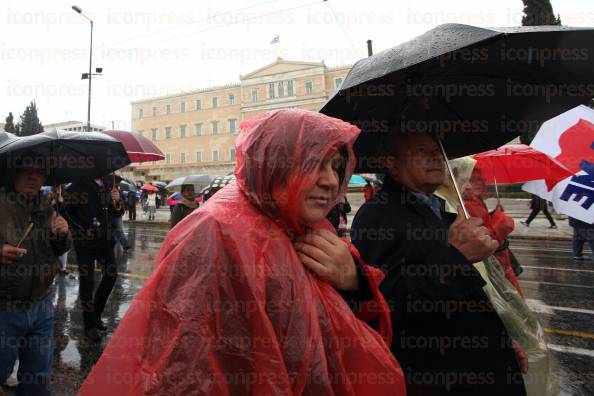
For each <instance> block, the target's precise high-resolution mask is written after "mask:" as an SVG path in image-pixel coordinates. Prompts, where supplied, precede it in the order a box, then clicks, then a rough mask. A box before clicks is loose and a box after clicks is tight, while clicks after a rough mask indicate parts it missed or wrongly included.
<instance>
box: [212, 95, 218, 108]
mask: <svg viewBox="0 0 594 396" xmlns="http://www.w3.org/2000/svg"><path fill="white" fill-rule="evenodd" d="M212 107H219V97H218V96H213V97H212Z"/></svg>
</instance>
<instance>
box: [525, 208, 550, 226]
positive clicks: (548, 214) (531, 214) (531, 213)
mask: <svg viewBox="0 0 594 396" xmlns="http://www.w3.org/2000/svg"><path fill="white" fill-rule="evenodd" d="M541 210H542V213H544V215H545V216H546V217H547V220H549V223H551V225H552V226H554V225H555V221H554V220H553V218H552V217H551V214H550V213H549V208H548V207H547V205H543V206H542V207H540V206H536V207H534V208H533V209H532V212H530V215H529V216H528V218H527V219H526V223H528V224H530V222H531V221H532V220H534V218H535V217H536V215H537V214H538V212H540V211H541Z"/></svg>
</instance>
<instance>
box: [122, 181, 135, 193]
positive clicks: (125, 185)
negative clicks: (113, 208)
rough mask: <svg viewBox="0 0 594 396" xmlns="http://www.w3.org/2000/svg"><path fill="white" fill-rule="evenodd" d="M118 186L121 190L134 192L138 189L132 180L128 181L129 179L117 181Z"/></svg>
mask: <svg viewBox="0 0 594 396" xmlns="http://www.w3.org/2000/svg"><path fill="white" fill-rule="evenodd" d="M118 187H119V188H120V190H121V191H133V192H136V191H138V187H136V184H135V183H134V182H130V180H126V179H124V180H122V181H120V182H119V183H118Z"/></svg>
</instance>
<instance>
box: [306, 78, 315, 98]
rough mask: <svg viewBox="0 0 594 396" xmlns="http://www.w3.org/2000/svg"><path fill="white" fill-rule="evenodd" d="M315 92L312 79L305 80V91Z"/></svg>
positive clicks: (307, 92) (308, 92)
mask: <svg viewBox="0 0 594 396" xmlns="http://www.w3.org/2000/svg"><path fill="white" fill-rule="evenodd" d="M312 92H313V82H311V81H306V82H305V93H306V94H307V95H309V94H311V93H312Z"/></svg>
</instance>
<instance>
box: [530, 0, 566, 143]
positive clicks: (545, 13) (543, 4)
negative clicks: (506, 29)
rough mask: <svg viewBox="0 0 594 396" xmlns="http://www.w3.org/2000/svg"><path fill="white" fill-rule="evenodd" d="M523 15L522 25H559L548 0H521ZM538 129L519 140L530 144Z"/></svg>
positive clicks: (559, 18) (559, 19) (558, 18)
mask: <svg viewBox="0 0 594 396" xmlns="http://www.w3.org/2000/svg"><path fill="white" fill-rule="evenodd" d="M522 2H523V3H524V16H523V17H522V26H541V25H561V17H560V16H559V15H557V17H555V14H554V13H553V6H552V5H551V2H550V1H549V0H522ZM536 132H538V131H527V132H525V133H523V134H522V136H520V141H521V142H522V143H524V144H530V142H532V139H534V136H535V135H536Z"/></svg>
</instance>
